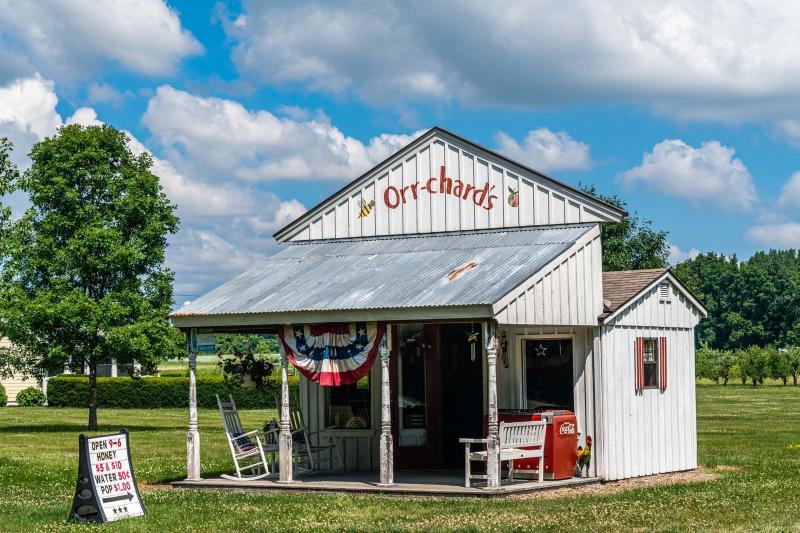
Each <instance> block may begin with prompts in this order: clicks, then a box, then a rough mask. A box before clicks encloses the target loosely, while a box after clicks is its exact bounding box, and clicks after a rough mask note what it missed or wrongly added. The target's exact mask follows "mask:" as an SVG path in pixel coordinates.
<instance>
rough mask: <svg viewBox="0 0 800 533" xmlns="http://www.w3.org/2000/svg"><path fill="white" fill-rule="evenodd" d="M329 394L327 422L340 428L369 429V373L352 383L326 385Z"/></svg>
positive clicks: (329, 425)
mask: <svg viewBox="0 0 800 533" xmlns="http://www.w3.org/2000/svg"><path fill="white" fill-rule="evenodd" d="M325 390H326V391H327V395H328V402H327V404H328V409H327V413H326V423H325V425H326V426H328V427H331V426H333V427H335V428H339V429H369V428H371V427H372V417H371V416H370V414H371V413H370V380H369V374H367V375H366V376H364V377H363V378H361V379H360V380H358V382H357V383H353V384H351V385H342V386H339V387H325Z"/></svg>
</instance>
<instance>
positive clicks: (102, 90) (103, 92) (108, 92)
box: [86, 81, 133, 107]
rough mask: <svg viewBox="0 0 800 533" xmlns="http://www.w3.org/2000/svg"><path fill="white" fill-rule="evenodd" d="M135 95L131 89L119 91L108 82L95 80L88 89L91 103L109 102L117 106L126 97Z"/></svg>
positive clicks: (87, 97) (88, 98) (87, 93)
mask: <svg viewBox="0 0 800 533" xmlns="http://www.w3.org/2000/svg"><path fill="white" fill-rule="evenodd" d="M132 96H133V92H131V91H119V90H117V89H115V88H114V87H112V86H111V85H109V84H107V83H97V82H96V81H93V82H92V83H91V84H89V88H88V89H87V91H86V99H87V101H88V102H89V103H90V104H103V103H108V104H111V105H113V106H115V107H117V106H119V105H120V104H122V102H123V101H124V100H125V99H126V98H130V97H132Z"/></svg>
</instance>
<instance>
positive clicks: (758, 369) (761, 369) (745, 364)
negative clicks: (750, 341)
mask: <svg viewBox="0 0 800 533" xmlns="http://www.w3.org/2000/svg"><path fill="white" fill-rule="evenodd" d="M741 369H742V376H746V379H749V380H750V382H751V383H752V384H753V386H755V385H763V384H764V380H765V379H766V378H767V376H768V375H769V354H768V351H767V350H766V349H764V348H760V347H758V346H750V347H748V348H745V349H744V350H742V363H741ZM743 379H744V377H743Z"/></svg>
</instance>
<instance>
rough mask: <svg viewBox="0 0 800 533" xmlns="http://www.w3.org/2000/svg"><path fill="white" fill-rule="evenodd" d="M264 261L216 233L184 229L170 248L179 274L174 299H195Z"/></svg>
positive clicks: (169, 257) (170, 261) (172, 264)
mask: <svg viewBox="0 0 800 533" xmlns="http://www.w3.org/2000/svg"><path fill="white" fill-rule="evenodd" d="M263 257H265V254H264V253H263V252H262V253H256V252H253V251H252V250H248V249H246V248H243V247H241V246H237V245H236V244H235V243H232V242H230V241H228V240H226V239H225V238H223V237H221V236H220V235H219V234H217V233H216V232H214V231H209V230H204V229H200V230H198V229H194V228H191V227H186V228H183V229H182V230H181V232H180V233H179V234H178V235H177V236H176V238H175V239H173V240H172V242H171V243H170V246H169V248H167V263H168V264H169V266H170V268H172V269H173V270H174V271H175V272H176V280H175V298H176V300H177V301H182V300H185V299H193V298H194V297H196V296H199V295H201V294H203V293H204V292H206V291H208V290H209V289H211V288H213V287H214V286H216V285H219V284H220V283H221V282H223V281H226V280H228V279H230V278H233V277H235V276H237V275H239V274H241V273H242V272H244V271H245V270H247V269H248V268H250V267H251V266H253V264H255V262H256V261H258V260H259V259H261V258H263Z"/></svg>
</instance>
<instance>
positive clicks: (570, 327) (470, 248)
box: [171, 225, 602, 495]
mask: <svg viewBox="0 0 800 533" xmlns="http://www.w3.org/2000/svg"><path fill="white" fill-rule="evenodd" d="M599 245H600V244H599V230H598V228H597V227H596V226H590V225H574V226H564V227H559V228H525V229H518V230H515V231H513V232H509V231H505V230H503V231H499V230H487V231H485V232H480V233H451V234H439V235H435V236H426V235H418V236H400V237H384V238H380V239H352V240H341V241H336V242H326V241H319V242H314V243H310V244H292V245H290V246H288V247H287V248H286V249H285V250H284V251H283V252H281V253H280V254H278V255H277V256H275V257H273V258H271V259H269V260H267V261H266V264H264V265H260V266H259V267H257V268H255V269H254V270H253V271H251V272H248V273H246V274H243V275H242V276H239V277H238V278H236V279H234V280H232V281H231V282H229V283H227V284H225V285H223V286H221V287H220V288H218V289H216V290H215V291H212V292H211V293H209V294H208V295H205V296H203V297H201V298H199V299H198V300H196V301H195V302H192V303H191V304H189V305H187V306H186V307H184V308H182V309H181V310H179V311H177V312H175V313H173V314H172V315H171V316H172V319H173V323H174V324H175V325H176V326H178V327H180V328H181V329H183V330H184V331H186V332H187V333H190V332H192V331H195V328H204V329H205V328H207V329H208V330H210V331H214V332H231V333H233V332H239V333H277V334H278V335H279V336H280V338H281V343H280V346H281V351H282V354H281V356H282V357H281V366H280V375H281V382H282V383H281V395H280V396H281V399H280V405H279V413H280V419H279V420H278V427H279V430H280V431H279V437H278V443H277V446H278V449H279V453H278V463H279V465H278V468H277V476H278V480H277V481H276V480H273V479H270V480H258V481H256V480H250V481H228V480H224V481H223V480H203V479H202V476H201V472H200V443H199V434H198V432H197V422H196V415H194V414H193V411H194V406H195V405H196V390H195V385H194V382H195V379H194V368H193V367H194V354H195V350H193V349H192V343H190V346H189V352H190V357H189V365H190V402H189V403H190V413H189V434H188V438H187V471H188V476H187V480H186V481H185V482H181V483H179V484H177V486H181V487H209V486H212V485H213V486H216V487H218V488H240V487H241V488H246V487H250V488H274V489H276V490H277V489H280V490H296V489H301V490H302V489H305V490H345V491H347V490H352V491H368V492H371V491H377V492H401V493H403V492H418V493H425V494H428V493H432V494H436V493H447V494H467V495H473V494H474V495H486V494H493V493H497V494H502V493H506V492H511V493H514V492H526V491H530V490H537V489H539V488H542V489H543V488H546V487H556V486H564V485H565V484H566V485H569V484H571V483H584V482H586V481H593V478H592V476H595V475H596V473H595V470H594V467H593V466H592V467H591V469H590V470H589V472H588V474H587V475H588V476H590V477H589V479H588V480H583V479H581V478H579V479H578V480H572V479H569V478H568V476H569V475H571V472H572V469H574V460H575V459H574V457H575V456H574V451H575V444H573V445H572V447H571V449H570V452H569V454H570V455H571V459H569V460H571V461H572V465H571V468H568V469H567V472H566V474H563V477H567V479H565V480H563V481H549V482H545V483H542V484H538V483H529V482H527V481H517V482H514V483H509V482H507V481H506V480H505V479H501V468H502V466H505V464H503V465H501V461H500V459H501V453H500V442H499V425H500V422H502V421H503V419H502V418H501V417H502V416H504V414H505V416H508V417H509V418H508V419H507V421H511V420H512V419H511V418H510V417H513V416H523V417H525V416H527V417H528V420H530V419H531V418H530V417H531V415H533V414H534V411H535V410H537V409H540V408H544V407H555V408H564V409H568V410H572V411H574V412H575V414H576V415H577V421H576V423H572V424H570V426H569V428H568V430H567V433H569V434H570V435H572V436H574V435H575V434H576V433H578V432H582V433H583V436H584V438H585V437H586V436H588V435H594V434H595V417H594V410H595V405H594V380H595V375H594V367H595V365H594V358H595V353H594V350H593V343H594V339H593V337H594V330H595V326H596V324H597V318H596V317H597V316H598V314H599V312H600V310H601V309H602V299H601V297H600V291H599V285H597V284H596V281H597V278H599V272H600V271H599V269H595V268H594V267H596V266H598V265H599V257H600V255H599V253H598V252H599ZM595 270H596V272H595ZM191 336H192V334H191V333H190V338H191ZM534 340H535V343H534ZM320 347H321V348H320ZM533 353H535V357H534V356H530V354H533ZM551 354H553V357H552V358H551ZM290 369H292V370H290ZM294 369H296V371H298V372H300V373H301V374H302V377H301V387H300V395H299V399H298V400H297V401H296V402H294V403H293V405H290V395H289V390H288V378H287V376H288V373H289V372H290V371H294ZM545 372H546V373H547V374H545ZM343 375H348V377H349V378H352V379H347V380H342V379H340V377H341V376H343ZM362 380H366V381H362ZM292 408H294V409H299V411H300V412H302V414H303V417H304V418H305V421H306V423H307V425H308V427H309V430H311V431H313V432H317V433H318V435H317V437H318V438H319V437H321V438H329V439H331V438H332V439H334V440H336V441H338V444H339V447H340V449H341V450H342V451H343V453H342V455H343V461H342V462H343V463H344V464H343V465H341V466H342V467H343V468H342V471H341V472H340V473H336V474H330V475H329V474H321V473H318V474H317V475H316V476H315V477H300V478H299V479H295V468H294V466H295V465H294V464H293V462H294V459H295V453H293V448H294V447H295V446H296V443H295V442H293V438H292V427H291V425H290V409H292ZM504 411H505V413H504ZM576 426H577V429H576ZM248 429H251V428H248ZM462 437H466V438H481V437H483V438H485V439H486V441H485V445H484V446H485V450H486V461H485V469H486V476H487V479H486V486H487V488H486V489H484V488H481V487H478V488H465V487H464V486H463V484H464V477H463V471H464V470H463V468H464V447H463V445H462V444H460V443H459V438H462ZM317 444H319V443H317ZM528 468H531V467H528ZM395 471H397V472H395ZM443 471H446V472H448V473H447V474H440V473H439V472H443ZM271 473H272V474H275V473H276V472H275V471H274V470H271ZM320 476H324V477H320ZM240 483H244V485H240ZM534 485H535V486H534Z"/></svg>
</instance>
